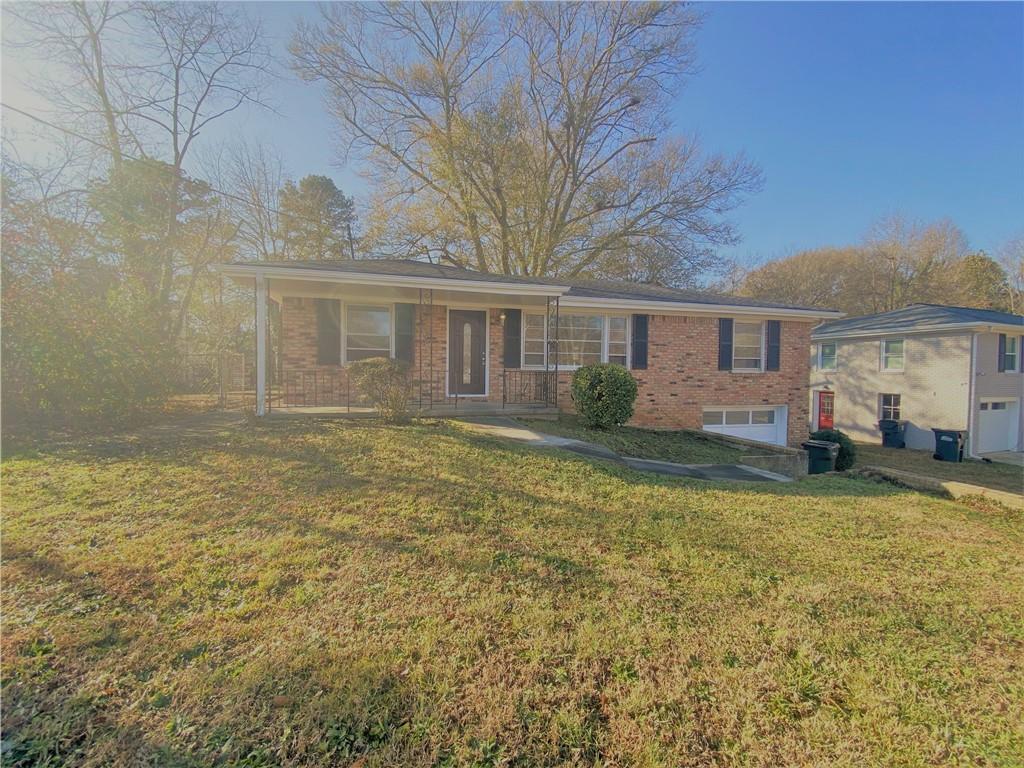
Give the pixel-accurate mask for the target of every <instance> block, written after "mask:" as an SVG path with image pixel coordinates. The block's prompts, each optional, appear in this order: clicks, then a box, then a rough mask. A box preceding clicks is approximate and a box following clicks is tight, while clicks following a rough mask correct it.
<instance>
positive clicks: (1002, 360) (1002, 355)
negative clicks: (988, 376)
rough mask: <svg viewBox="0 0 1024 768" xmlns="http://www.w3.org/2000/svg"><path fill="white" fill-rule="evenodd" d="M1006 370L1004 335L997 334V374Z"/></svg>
mask: <svg viewBox="0 0 1024 768" xmlns="http://www.w3.org/2000/svg"><path fill="white" fill-rule="evenodd" d="M1005 370H1006V334H1005V333H1000V334H999V372H1000V373H1002V372H1003V371H1005Z"/></svg>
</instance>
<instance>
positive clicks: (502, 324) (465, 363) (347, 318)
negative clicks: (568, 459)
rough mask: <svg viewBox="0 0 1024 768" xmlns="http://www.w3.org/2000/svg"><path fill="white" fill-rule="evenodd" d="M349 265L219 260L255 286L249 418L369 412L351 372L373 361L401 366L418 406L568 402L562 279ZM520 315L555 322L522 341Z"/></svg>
mask: <svg viewBox="0 0 1024 768" xmlns="http://www.w3.org/2000/svg"><path fill="white" fill-rule="evenodd" d="M364 265H365V268H366V271H365V272H362V271H360V268H362V267H364ZM345 266H346V270H345V271H343V272H342V271H335V270H328V269H326V268H325V269H324V270H322V271H317V270H311V269H308V268H307V269H303V270H301V274H298V273H297V271H296V270H295V269H294V268H290V267H288V266H277V265H228V266H227V267H225V268H224V273H225V274H226V275H227V276H228V277H231V278H232V279H234V280H236V281H238V282H241V283H249V284H251V285H252V287H253V289H254V298H255V302H254V304H255V311H254V320H255V323H254V325H255V328H256V334H255V335H256V344H255V347H256V350H255V353H256V354H255V366H254V367H255V381H254V385H255V386H254V390H255V391H254V397H253V403H254V409H255V412H256V414H257V415H260V416H263V415H266V414H270V413H279V414H295V415H300V414H301V415H315V416H343V417H355V418H358V417H361V416H369V415H373V414H374V408H373V406H372V403H371V401H370V398H368V397H367V396H366V393H364V392H361V391H359V389H358V387H357V385H356V383H355V381H354V380H353V378H352V377H351V376H350V375H349V368H348V366H349V364H350V363H352V362H354V361H356V360H361V359H366V358H369V357H390V358H395V359H399V360H402V361H404V362H405V363H406V364H407V366H408V371H409V380H410V388H411V398H410V407H411V410H412V411H413V412H414V413H420V414H433V415H479V414H495V413H505V414H508V415H514V414H527V415H543V414H545V413H552V414H553V413H557V411H558V408H559V406H560V404H563V405H564V404H565V403H566V402H567V401H568V397H567V392H566V386H567V379H566V378H565V376H564V374H565V371H564V370H560V368H559V362H558V354H559V351H558V349H559V344H558V328H559V322H558V320H559V296H560V295H561V293H562V292H564V290H565V288H564V287H561V286H551V285H546V284H540V283H536V282H531V281H529V280H519V279H513V278H503V277H499V276H480V275H476V274H475V273H467V274H472V275H474V277H473V278H472V279H470V278H461V279H451V278H450V277H449V276H448V275H450V270H449V271H448V272H447V273H441V274H440V275H439V276H437V277H435V276H433V275H428V276H424V278H422V279H417V278H415V277H410V276H408V275H388V274H381V273H380V272H379V271H371V270H376V269H379V268H380V265H377V264H374V263H373V262H352V263H349V264H346V265H345ZM419 266H421V267H423V268H430V267H432V266H433V265H426V264H421V265H419ZM481 277H485V278H486V279H480V278H481ZM491 278H495V279H491ZM526 313H528V314H529V317H530V318H532V319H533V321H534V322H535V324H538V325H541V326H545V327H547V328H550V329H551V332H550V333H548V332H545V334H544V338H543V340H542V341H537V340H536V339H524V338H523V336H524V335H525V334H524V333H523V320H524V319H525V317H526ZM545 318H546V319H545ZM527 361H530V362H534V364H533V365H527V364H525V363H526V362H527ZM540 361H542V364H541V363H540ZM560 374H562V375H561V376H560ZM560 380H561V387H560ZM560 388H561V389H562V392H561V393H560V392H559V390H560ZM560 401H562V402H561V403H560Z"/></svg>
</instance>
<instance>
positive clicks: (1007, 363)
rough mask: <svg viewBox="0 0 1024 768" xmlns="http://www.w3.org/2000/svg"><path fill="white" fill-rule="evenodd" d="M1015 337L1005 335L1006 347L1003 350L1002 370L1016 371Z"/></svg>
mask: <svg viewBox="0 0 1024 768" xmlns="http://www.w3.org/2000/svg"><path fill="white" fill-rule="evenodd" d="M1017 357H1018V350H1017V337H1016V336H1007V337H1006V349H1005V351H1004V352H1003V370H1004V371H1016V370H1017Z"/></svg>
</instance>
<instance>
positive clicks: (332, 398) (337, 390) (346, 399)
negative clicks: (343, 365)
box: [268, 368, 360, 409]
mask: <svg viewBox="0 0 1024 768" xmlns="http://www.w3.org/2000/svg"><path fill="white" fill-rule="evenodd" d="M353 394H354V393H353V392H352V387H351V384H350V380H349V377H348V373H347V372H346V371H345V370H344V369H331V368H282V369H281V370H280V371H279V372H278V376H277V381H276V382H273V383H271V384H270V386H269V387H268V395H269V398H268V400H269V404H270V407H271V408H349V409H351V407H352V406H353V405H358V404H359V400H360V398H358V397H356V398H353Z"/></svg>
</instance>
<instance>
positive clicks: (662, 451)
mask: <svg viewBox="0 0 1024 768" xmlns="http://www.w3.org/2000/svg"><path fill="white" fill-rule="evenodd" d="M519 420H520V421H522V422H523V423H524V424H526V425H528V426H529V427H531V428H532V429H536V430H537V431H538V432H547V433H548V434H551V435H559V436H561V437H569V438H573V439H575V440H585V441H587V442H591V443H598V444H599V445H603V446H604V447H606V448H610V449H611V450H613V451H615V452H616V453H618V454H619V455H620V456H632V457H635V458H638V459H655V460H658V461H674V462H676V463H678V464H736V463H738V462H741V461H742V460H743V454H745V453H746V454H748V455H749V453H750V451H754V452H755V453H772V452H773V451H774V450H775V449H774V448H772V447H771V446H770V445H765V446H764V448H763V449H761V448H756V449H754V448H750V449H747V448H745V447H743V446H740V445H739V444H738V443H737V444H731V445H727V444H726V443H724V442H723V441H721V440H717V439H715V438H714V437H709V436H705V435H703V434H701V433H700V432H697V431H695V430H686V429H672V430H669V429H645V428H643V427H615V428H613V429H590V428H588V427H586V426H584V424H583V422H582V421H580V419H579V417H577V416H571V415H566V414H563V415H561V416H559V417H558V418H557V419H550V420H545V419H519Z"/></svg>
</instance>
